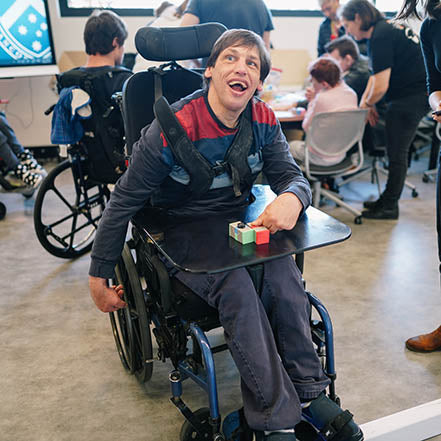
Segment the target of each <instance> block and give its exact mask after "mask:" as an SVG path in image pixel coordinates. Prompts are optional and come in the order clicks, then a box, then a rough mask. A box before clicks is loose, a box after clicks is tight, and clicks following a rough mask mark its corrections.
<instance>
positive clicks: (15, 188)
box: [0, 158, 35, 220]
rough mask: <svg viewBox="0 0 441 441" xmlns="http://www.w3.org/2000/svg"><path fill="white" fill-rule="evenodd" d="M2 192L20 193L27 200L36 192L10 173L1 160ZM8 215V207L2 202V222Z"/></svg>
mask: <svg viewBox="0 0 441 441" xmlns="http://www.w3.org/2000/svg"><path fill="white" fill-rule="evenodd" d="M0 190H1V191H2V192H8V193H9V192H12V193H20V194H22V195H23V197H24V198H25V199H30V198H31V197H32V196H33V194H34V192H35V190H34V189H33V188H31V187H28V186H27V185H25V184H23V182H22V181H21V180H20V179H18V178H16V177H15V176H14V175H13V174H11V173H8V170H7V168H6V166H5V164H4V163H3V161H2V159H1V158H0ZM6 213H7V208H6V205H5V204H4V203H3V202H0V220H2V219H3V218H4V217H5V216H6Z"/></svg>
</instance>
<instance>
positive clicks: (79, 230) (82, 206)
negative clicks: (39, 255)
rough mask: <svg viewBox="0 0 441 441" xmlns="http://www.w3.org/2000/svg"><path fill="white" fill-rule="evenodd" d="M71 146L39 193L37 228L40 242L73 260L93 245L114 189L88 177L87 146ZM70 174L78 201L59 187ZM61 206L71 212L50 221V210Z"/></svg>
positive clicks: (47, 248)
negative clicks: (59, 182) (111, 190)
mask: <svg viewBox="0 0 441 441" xmlns="http://www.w3.org/2000/svg"><path fill="white" fill-rule="evenodd" d="M67 148H68V152H67V153H68V157H67V159H66V160H64V161H62V162H61V163H59V164H58V165H57V166H56V167H55V168H54V169H53V170H52V171H51V172H50V173H49V174H48V175H47V176H46V178H45V179H44V180H43V183H42V184H41V186H40V189H39V191H38V193H37V197H36V200H35V207H34V228H35V232H36V234H37V237H38V240H39V242H40V243H41V245H42V246H43V247H44V248H45V249H46V250H47V251H48V252H49V253H51V254H52V255H54V256H56V257H61V258H66V259H71V258H75V257H79V256H81V255H83V254H85V253H87V252H88V251H90V249H91V248H92V245H93V239H94V237H95V231H96V229H97V227H98V222H99V220H100V219H101V215H102V212H103V211H104V207H105V204H106V201H107V200H108V198H109V196H110V192H109V189H108V188H107V186H106V185H105V184H103V183H100V182H97V181H94V180H92V179H90V178H89V177H88V174H87V150H86V147H85V146H84V145H83V144H82V143H78V144H75V145H72V146H68V147H67ZM68 170H69V171H70V173H69V171H68ZM67 175H69V178H70V179H72V180H73V184H74V191H75V195H74V197H73V199H74V200H72V197H71V196H70V195H67V194H66V193H64V194H63V190H62V189H60V188H57V183H58V180H62V179H66V176H67ZM53 198H55V199H53ZM69 199H71V200H69ZM54 201H55V202H54ZM51 204H52V206H51ZM54 204H55V205H56V206H55V207H54V206H53V205H54ZM59 207H62V208H64V209H67V212H66V213H64V214H63V216H62V217H60V218H56V219H55V220H52V219H51V220H50V221H48V220H46V217H47V216H48V213H50V212H51V210H57V209H59ZM86 229H87V230H86Z"/></svg>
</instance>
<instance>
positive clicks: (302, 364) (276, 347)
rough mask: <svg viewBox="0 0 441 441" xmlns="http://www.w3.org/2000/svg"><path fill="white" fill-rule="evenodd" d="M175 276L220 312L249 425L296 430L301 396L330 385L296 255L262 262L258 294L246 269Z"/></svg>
mask: <svg viewBox="0 0 441 441" xmlns="http://www.w3.org/2000/svg"><path fill="white" fill-rule="evenodd" d="M175 277H177V278H178V279H179V280H180V281H181V282H182V283H184V284H185V285H186V286H188V287H189V288H190V289H192V290H193V291H194V292H196V293H197V294H198V295H200V296H201V297H202V298H203V299H205V300H206V301H207V302H208V303H209V304H210V305H211V306H213V307H214V308H217V310H218V311H219V317H220V322H221V324H222V326H223V328H224V331H225V338H226V342H227V344H228V347H229V349H230V351H231V354H232V356H233V359H234V361H235V363H236V366H237V368H238V370H239V373H240V376H241V380H242V381H241V387H242V398H243V404H244V408H245V415H246V418H247V421H248V424H249V425H250V427H252V428H253V429H255V430H276V429H289V428H293V427H294V426H295V425H296V424H297V423H298V422H299V421H300V415H301V407H300V400H309V399H313V398H315V397H317V396H318V395H319V393H320V392H321V391H323V390H324V389H325V388H326V386H327V385H328V384H329V379H328V378H327V377H326V375H325V374H324V372H323V370H322V368H321V365H320V362H319V359H318V356H317V354H316V352H315V350H314V348H313V345H312V341H311V330H310V325H309V312H310V304H309V301H308V298H307V295H306V293H305V291H304V289H303V283H302V278H301V274H300V271H299V270H298V268H297V266H296V264H295V262H294V260H293V258H292V257H290V256H289V257H284V258H281V259H277V260H274V261H271V262H267V263H265V264H264V280H263V290H262V291H263V292H262V295H261V297H260V298H259V296H258V294H257V293H256V290H255V288H254V285H253V283H252V281H251V279H250V277H249V274H248V272H247V270H246V269H245V268H240V269H237V270H232V271H229V272H224V273H220V274H211V275H200V274H190V273H184V272H178V273H177V274H175Z"/></svg>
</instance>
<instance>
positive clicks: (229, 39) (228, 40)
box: [204, 29, 271, 88]
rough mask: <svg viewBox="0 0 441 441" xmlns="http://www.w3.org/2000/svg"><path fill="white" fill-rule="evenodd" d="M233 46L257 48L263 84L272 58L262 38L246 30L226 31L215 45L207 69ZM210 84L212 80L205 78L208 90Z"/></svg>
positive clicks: (205, 85)
mask: <svg viewBox="0 0 441 441" xmlns="http://www.w3.org/2000/svg"><path fill="white" fill-rule="evenodd" d="M232 46H245V47H256V48H257V50H258V52H259V59H260V81H262V83H263V82H264V81H265V78H266V77H267V76H268V74H269V72H270V70H271V58H270V55H269V53H268V51H267V49H266V47H265V43H264V42H263V40H262V38H261V37H259V35H257V34H256V33H255V32H253V31H248V30H246V29H230V30H228V31H225V32H224V33H223V34H222V35H221V36H220V37H219V38H218V39H217V40H216V43H214V46H213V49H212V50H211V54H210V57H209V58H208V61H207V67H213V66H214V65H215V64H216V61H217V59H218V58H219V55H220V54H221V52H223V51H224V50H225V49H227V48H229V47H232ZM209 83H210V79H209V78H205V77H204V87H206V88H208V85H209Z"/></svg>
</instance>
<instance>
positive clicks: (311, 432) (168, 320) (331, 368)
mask: <svg viewBox="0 0 441 441" xmlns="http://www.w3.org/2000/svg"><path fill="white" fill-rule="evenodd" d="M132 236H133V238H132V239H131V240H129V241H128V242H127V243H126V245H125V247H124V250H123V253H122V255H121V258H120V260H119V262H118V264H117V266H116V268H115V280H114V281H113V282H114V283H115V284H122V285H123V286H124V300H125V301H126V303H127V305H128V306H127V307H126V308H124V309H121V310H118V311H116V312H112V313H110V314H109V316H110V321H111V324H112V331H113V335H114V339H115V344H116V347H117V351H118V353H119V356H120V360H121V363H122V365H123V366H124V368H125V369H126V371H127V372H129V373H130V374H135V376H136V378H137V379H138V381H139V382H140V383H141V384H144V383H147V382H148V381H149V380H150V378H151V377H152V373H153V362H154V361H162V362H166V361H167V359H170V361H171V362H172V365H173V368H172V369H171V371H170V373H169V382H170V386H171V393H172V396H171V398H170V401H171V402H172V403H173V404H174V405H175V406H176V407H177V408H178V410H179V411H180V412H181V414H182V415H183V416H184V418H185V422H184V424H183V426H182V429H181V433H180V441H190V440H207V439H212V440H213V441H223V440H224V439H225V438H224V436H223V434H222V432H221V414H220V410H219V400H218V393H217V385H216V371H215V364H214V359H213V354H215V353H217V352H220V351H223V350H226V349H228V348H227V345H226V344H222V345H219V346H216V347H213V348H212V347H210V343H209V341H208V338H207V336H206V334H205V331H207V330H210V329H214V328H216V327H219V326H220V324H219V322H218V318H217V315H216V316H209V315H208V316H207V315H202V317H201V318H200V319H197V320H188V321H185V320H183V319H182V318H180V317H179V315H178V313H177V312H176V311H175V309H174V306H173V305H174V304H175V303H176V295H175V293H174V292H173V289H172V287H171V283H170V278H169V275H168V272H167V270H166V268H165V265H164V263H163V262H162V260H161V259H160V258H159V256H158V254H159V252H158V250H157V249H156V247H155V245H154V244H153V243H152V242H151V241H150V240H149V239H148V237H146V236H145V234H143V233H142V232H140V231H139V230H138V229H137V228H136V226H134V227H133V229H132ZM134 256H135V259H134ZM296 261H297V263H298V266H299V268H300V269H301V270H302V269H303V253H302V254H299V255H298V256H296ZM262 268H263V266H262V265H261V264H258V265H255V266H254V267H252V269H254V270H255V271H254V272H253V271H251V272H250V276H251V278H252V280H253V283H254V284H255V286H256V287H259V286H260V280H261V279H260V277H261V275H262V272H261V269H262ZM306 293H307V295H308V299H309V301H310V304H311V306H312V308H314V310H315V311H316V312H317V313H318V315H319V317H320V320H318V319H313V318H312V314H311V320H310V323H311V335H312V340H313V342H314V345H315V348H316V351H317V354H318V356H319V358H320V360H321V362H322V366H323V368H324V371H325V373H326V375H327V376H328V377H329V378H330V380H331V383H330V385H329V387H328V395H329V397H330V398H331V399H332V400H334V401H335V402H337V403H338V404H340V400H339V398H338V397H337V395H336V393H335V379H336V372H335V363H334V341H333V330H332V322H331V319H330V316H329V313H328V311H327V310H326V308H325V306H324V305H323V303H322V302H321V301H320V300H319V299H318V298H317V297H315V296H314V295H313V294H312V293H310V292H308V291H306ZM152 332H153V335H154V336H155V339H156V342H157V344H158V352H157V354H156V356H154V355H153V344H152V336H151V333H152ZM188 338H190V339H191V340H192V342H193V350H192V351H190V352H189V351H188V348H187V341H188ZM187 379H191V380H193V381H194V382H195V383H196V384H197V385H198V386H200V387H201V388H202V389H203V390H204V391H205V392H206V393H207V395H208V408H201V409H198V410H196V411H195V412H193V411H192V410H191V409H190V408H189V407H188V406H187V404H186V403H185V402H184V401H183V399H182V393H183V385H182V384H183V382H184V381H185V380H187ZM296 434H297V437H298V439H299V440H302V441H306V440H310V439H314V440H315V439H317V436H318V434H317V432H316V431H315V429H312V427H311V426H310V425H308V424H306V423H305V422H302V423H301V424H299V426H297V428H296Z"/></svg>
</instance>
